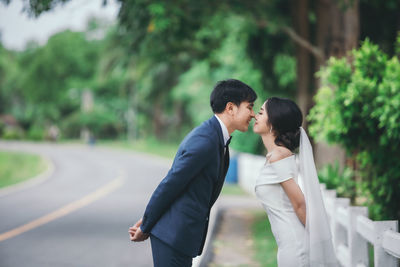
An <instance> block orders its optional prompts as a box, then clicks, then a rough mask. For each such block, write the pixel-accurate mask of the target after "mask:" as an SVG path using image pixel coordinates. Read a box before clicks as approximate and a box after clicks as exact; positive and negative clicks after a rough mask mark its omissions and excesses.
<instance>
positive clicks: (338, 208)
mask: <svg viewBox="0 0 400 267" xmlns="http://www.w3.org/2000/svg"><path fill="white" fill-rule="evenodd" d="M237 156H238V182H239V185H240V186H241V187H242V188H244V189H245V190H247V191H248V192H250V193H252V194H253V195H254V185H255V181H256V179H257V176H258V174H259V171H260V169H261V167H262V166H263V164H264V163H265V157H262V156H255V155H251V154H246V153H241V154H238V155H237ZM321 190H322V195H323V198H324V203H325V206H326V210H327V213H328V217H329V223H330V225H331V230H332V234H333V243H334V246H335V249H336V255H337V258H338V260H339V262H340V264H341V265H342V266H345V267H362V266H365V267H367V266H370V262H369V256H368V254H369V253H368V243H370V244H371V245H372V246H373V249H374V266H375V267H398V266H399V258H400V233H398V222H397V221H372V220H370V219H369V218H368V209H367V207H353V206H350V199H348V198H337V197H336V191H335V190H326V189H325V185H321Z"/></svg>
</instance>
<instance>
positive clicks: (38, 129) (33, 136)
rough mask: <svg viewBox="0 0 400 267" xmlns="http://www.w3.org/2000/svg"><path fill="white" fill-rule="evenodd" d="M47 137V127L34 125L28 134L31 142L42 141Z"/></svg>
mask: <svg viewBox="0 0 400 267" xmlns="http://www.w3.org/2000/svg"><path fill="white" fill-rule="evenodd" d="M45 137H46V131H45V127H43V126H39V125H32V127H30V128H29V131H28V133H27V138H28V139H30V140H35V141H40V140H44V139H45Z"/></svg>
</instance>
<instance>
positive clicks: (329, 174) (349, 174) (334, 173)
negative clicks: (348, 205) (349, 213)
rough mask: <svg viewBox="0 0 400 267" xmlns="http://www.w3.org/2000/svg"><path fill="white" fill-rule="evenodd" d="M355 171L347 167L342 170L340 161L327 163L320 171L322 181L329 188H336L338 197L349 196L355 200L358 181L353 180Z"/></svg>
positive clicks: (319, 175)
mask: <svg viewBox="0 0 400 267" xmlns="http://www.w3.org/2000/svg"><path fill="white" fill-rule="evenodd" d="M353 176H354V172H353V171H352V170H351V169H350V168H348V167H346V168H344V169H343V170H340V166H339V162H338V161H336V162H335V164H332V165H326V166H324V167H323V168H322V169H321V170H320V171H319V172H318V178H319V180H320V182H321V183H324V184H325V185H326V188H327V189H335V190H336V193H337V196H338V197H347V198H350V199H352V200H353V201H354V199H355V197H356V183H355V182H354V180H353Z"/></svg>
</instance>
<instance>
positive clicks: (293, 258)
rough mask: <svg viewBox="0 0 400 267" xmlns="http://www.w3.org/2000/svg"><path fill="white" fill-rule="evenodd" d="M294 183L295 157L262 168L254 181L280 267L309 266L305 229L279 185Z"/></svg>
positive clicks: (296, 172) (296, 175) (296, 169)
mask: <svg viewBox="0 0 400 267" xmlns="http://www.w3.org/2000/svg"><path fill="white" fill-rule="evenodd" d="M289 179H293V180H294V181H295V182H296V183H298V168H297V163H296V156H295V155H292V156H289V157H287V158H284V159H282V160H279V161H276V162H273V163H269V162H268V161H267V162H266V163H265V164H264V166H263V167H262V169H261V171H260V175H259V176H258V178H257V180H256V185H255V193H256V196H257V198H258V199H259V200H260V201H261V204H262V206H263V208H264V209H265V211H266V212H267V215H268V219H269V221H270V224H271V230H272V233H273V235H274V237H275V240H276V242H277V245H278V266H279V267H292V266H295V267H305V266H308V254H307V252H306V251H305V248H306V245H305V234H306V232H305V228H304V226H303V224H302V223H301V221H300V220H299V218H298V217H297V215H296V213H295V211H294V209H293V206H292V204H291V202H290V200H289V197H288V196H287V194H286V192H285V191H284V190H283V187H282V186H281V184H280V183H282V182H284V181H287V180H289Z"/></svg>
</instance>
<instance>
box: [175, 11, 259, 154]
mask: <svg viewBox="0 0 400 267" xmlns="http://www.w3.org/2000/svg"><path fill="white" fill-rule="evenodd" d="M222 18H223V19H222ZM214 23H219V28H218V30H217V31H218V34H221V35H224V36H225V38H224V39H223V40H222V42H221V44H220V47H219V48H218V49H216V50H215V51H213V53H212V54H211V55H210V57H209V58H207V59H205V60H202V61H199V62H195V63H194V64H193V65H192V67H191V68H190V69H189V70H188V71H187V72H185V73H184V74H182V75H181V76H180V79H179V83H178V84H177V85H176V86H175V87H174V89H173V91H172V94H173V96H174V99H176V100H178V101H181V102H183V103H185V105H186V106H187V107H188V112H189V115H190V117H191V118H192V120H193V122H194V124H195V125H198V124H200V123H201V122H202V121H204V120H206V119H207V118H209V117H210V116H211V115H212V111H211V108H210V104H209V99H210V97H209V96H210V93H211V90H212V88H213V86H214V84H215V83H216V82H217V81H219V80H224V79H228V78H235V79H239V80H241V81H243V82H245V83H247V84H249V85H250V86H251V87H252V88H253V89H254V90H255V91H256V92H257V95H258V100H257V102H256V106H261V104H262V103H263V101H264V100H265V99H266V94H265V91H264V90H262V80H261V79H262V74H261V72H260V71H259V70H257V69H255V67H254V65H253V63H252V62H251V61H250V60H249V58H248V56H247V52H246V44H247V42H248V39H249V38H250V34H251V32H249V30H248V28H249V27H250V25H249V22H248V21H246V20H244V19H243V18H240V17H238V16H228V17H227V16H226V15H222V14H218V15H216V17H214V18H213V19H211V20H210V24H208V25H206V26H205V27H204V28H202V29H201V32H202V34H201V35H202V36H204V35H205V34H206V33H207V34H211V32H212V29H213V28H214V26H215V25H214ZM233 136H234V142H232V148H234V149H236V150H238V151H243V152H260V151H259V150H260V148H262V145H261V144H260V137H259V136H257V135H254V133H252V130H251V127H250V128H249V131H248V132H245V133H240V132H235V133H234V134H233Z"/></svg>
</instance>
